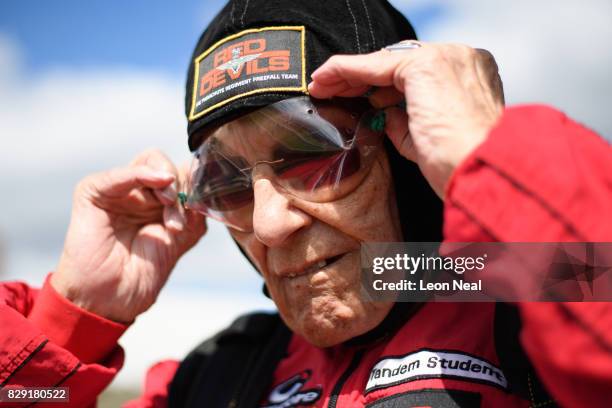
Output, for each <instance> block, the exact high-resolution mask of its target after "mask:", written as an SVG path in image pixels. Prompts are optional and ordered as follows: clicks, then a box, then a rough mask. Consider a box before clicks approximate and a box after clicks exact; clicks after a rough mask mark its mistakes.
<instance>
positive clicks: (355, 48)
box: [185, 0, 442, 242]
mask: <svg viewBox="0 0 612 408" xmlns="http://www.w3.org/2000/svg"><path fill="white" fill-rule="evenodd" d="M406 39H416V34H415V32H414V29H413V28H412V26H411V25H410V23H409V22H408V20H407V19H406V18H405V17H404V16H403V15H402V14H401V13H400V12H399V11H397V10H396V9H395V8H394V7H393V6H391V5H390V4H389V3H388V2H387V1H386V0H303V1H302V0H299V1H295V0H230V1H229V2H228V3H227V4H226V5H225V7H223V9H222V10H221V11H220V12H219V14H217V16H216V17H215V18H214V19H213V20H212V21H211V23H210V24H209V25H208V27H207V28H206V30H205V31H204V33H203V34H202V35H201V37H200V39H199V40H198V43H197V45H196V48H195V50H194V53H193V57H192V60H191V63H190V66H189V72H188V76H187V85H186V95H185V111H186V115H187V117H188V119H189V125H188V134H189V148H190V150H192V151H194V150H195V149H197V148H198V146H199V144H200V143H201V140H200V139H201V137H200V135H201V134H202V133H201V132H200V131H201V130H205V129H207V128H210V127H212V126H218V125H221V124H223V123H225V122H227V121H229V120H232V119H234V118H236V117H237V116H239V115H242V114H244V113H246V112H249V111H251V110H254V109H256V108H259V107H262V106H265V105H268V104H271V103H274V102H277V101H280V100H282V99H286V98H289V97H294V96H297V95H304V94H307V93H308V91H307V89H306V84H307V83H308V82H310V75H311V74H312V72H314V70H315V69H317V68H318V67H319V66H320V65H322V64H323V63H324V62H325V61H326V60H327V59H328V58H329V57H331V56H332V55H334V54H359V53H369V52H372V51H376V50H379V49H381V48H382V47H384V46H386V45H389V44H393V43H396V42H398V41H401V40H406ZM246 41H251V43H252V45H248V44H247V43H246ZM253 44H254V45H253ZM262 44H265V46H264V45H262ZM288 54H291V55H290V57H287V55H288ZM249 55H250V56H249ZM285 57H287V58H288V59H287V58H285ZM273 58H276V59H273ZM283 58H285V59H283ZM275 64H276V65H275ZM270 67H273V68H275V69H276V70H273V69H270ZM285 68H288V69H285ZM249 70H250V72H249ZM266 70H267V71H266ZM262 71H263V72H262ZM282 74H284V76H283V75H282ZM275 75H276V76H275ZM277 76H278V77H277ZM285 78H288V79H285ZM255 80H257V82H256V81H255ZM266 81H267V82H266ZM275 81H276V82H275ZM207 98H208V99H207ZM386 150H387V153H388V156H389V162H390V165H391V172H392V174H393V175H394V184H395V191H396V196H397V205H398V208H399V212H400V222H401V225H402V230H403V234H404V241H431V242H437V241H440V240H441V239H442V203H441V201H440V200H439V199H438V197H437V196H436V195H435V194H434V192H433V191H432V190H431V188H430V187H429V185H428V184H427V182H426V181H425V179H424V178H423V176H422V175H421V173H420V171H419V170H418V168H417V166H416V165H414V164H413V163H411V162H409V161H408V160H406V159H405V158H403V157H401V156H400V155H399V154H398V153H397V150H396V149H395V148H393V146H392V145H391V143H390V142H389V140H388V139H387V140H386ZM398 175H401V176H398Z"/></svg>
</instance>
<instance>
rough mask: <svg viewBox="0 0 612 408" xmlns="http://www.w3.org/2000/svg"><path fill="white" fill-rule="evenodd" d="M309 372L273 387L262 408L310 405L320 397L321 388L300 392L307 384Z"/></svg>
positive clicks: (287, 407)
mask: <svg viewBox="0 0 612 408" xmlns="http://www.w3.org/2000/svg"><path fill="white" fill-rule="evenodd" d="M310 376H311V371H310V370H306V371H303V372H301V373H300V374H296V375H294V376H293V377H291V378H289V379H288V380H286V381H284V382H282V383H281V384H279V385H277V386H276V387H274V389H273V390H272V392H270V395H269V396H268V401H267V402H266V405H264V406H263V407H262V408H290V407H298V406H303V405H311V404H312V403H313V402H315V401H316V400H318V399H319V398H320V397H321V387H315V388H310V389H307V390H302V387H303V386H304V384H306V383H307V382H308V380H309V379H310Z"/></svg>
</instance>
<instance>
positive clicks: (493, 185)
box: [0, 106, 612, 407]
mask: <svg viewBox="0 0 612 408" xmlns="http://www.w3.org/2000/svg"><path fill="white" fill-rule="evenodd" d="M611 158H612V155H611V150H610V146H609V144H608V143H607V142H606V141H604V140H603V139H601V138H599V137H598V136H597V135H596V134H594V133H593V132H592V131H590V130H588V129H585V128H584V127H582V126H580V125H578V124H576V123H575V122H573V121H571V120H570V119H568V118H567V117H566V116H565V115H563V114H561V113H559V112H557V111H555V110H552V109H550V108H547V107H543V106H528V107H516V108H509V109H506V111H505V113H504V115H503V117H502V118H501V120H500V122H499V123H498V125H497V126H496V127H495V128H494V129H493V130H492V131H491V133H490V136H489V138H488V139H487V141H486V142H485V143H483V144H482V145H481V146H480V147H479V148H478V149H476V151H474V152H473V153H472V154H471V155H470V157H469V158H468V159H467V160H466V161H465V162H464V163H463V164H462V166H461V167H460V168H459V169H457V171H456V172H455V173H454V175H453V178H452V180H451V182H450V184H449V187H448V190H447V199H446V202H445V214H444V217H445V218H444V234H445V240H447V241H458V242H473V241H541V242H556V241H592V242H606V241H608V242H610V241H612V211H611V210H612V160H611ZM508 203H511V205H508ZM518 307H519V310H520V313H521V317H522V320H523V329H522V332H521V341H522V344H523V347H524V348H525V350H526V351H527V354H528V356H529V359H530V361H531V362H532V364H533V365H534V366H535V369H536V371H537V373H538V375H539V377H540V378H541V379H542V381H543V382H544V384H545V386H546V388H547V389H548V391H549V393H550V394H551V395H552V396H553V398H554V399H555V400H557V401H558V402H559V403H561V404H562V405H563V406H569V407H587V406H588V407H604V406H609V401H611V400H612V303H522V304H519V305H518ZM493 308H494V306H493V305H491V304H478V303H472V304H470V303H463V304H451V303H430V304H427V305H425V306H424V307H423V308H422V309H421V310H420V311H419V312H418V313H417V314H416V315H415V316H413V317H412V318H411V319H410V320H409V322H408V323H407V324H405V325H404V326H403V327H402V328H401V329H400V330H399V331H397V332H396V334H395V335H394V336H393V337H392V338H391V339H388V340H387V341H385V342H382V343H380V344H378V345H376V346H373V347H369V348H368V349H367V350H359V348H358V347H353V348H351V347H346V346H337V347H334V348H331V349H326V350H321V349H317V348H315V347H313V346H311V345H309V344H308V343H307V342H306V341H304V340H303V339H302V338H301V337H299V336H297V335H294V336H293V338H292V340H291V342H290V344H289V349H288V355H287V357H286V358H285V359H283V360H282V361H281V363H280V364H279V365H278V367H277V369H276V371H275V375H274V382H273V384H271V386H270V390H269V392H268V395H269V397H270V398H269V400H268V401H262V403H269V404H272V403H274V402H275V401H277V402H278V401H283V400H284V399H285V400H286V398H287V397H289V396H293V397H294V398H296V399H297V398H301V399H302V400H303V401H304V403H306V402H307V401H308V399H309V398H312V399H313V400H315V402H314V405H315V406H317V407H319V406H320V407H327V406H329V404H330V399H332V401H331V402H332V403H333V402H334V399H335V397H334V398H330V396H331V395H332V394H333V393H336V394H338V395H339V398H338V399H337V400H336V401H335V402H336V406H338V407H362V406H364V404H373V406H376V404H375V402H378V403H380V401H384V399H386V400H389V399H392V395H398V394H403V395H404V396H403V397H402V398H404V400H402V403H403V404H404V405H403V406H429V405H433V406H435V405H434V404H435V403H436V401H439V402H440V403H442V401H446V400H444V398H448V397H449V396H450V397H451V398H453V399H454V400H455V402H457V403H459V402H461V401H465V402H466V403H470V401H474V402H476V401H480V404H481V406H484V407H488V406H495V407H506V406H507V407H515V406H516V407H527V406H530V405H531V406H546V404H547V402H546V401H528V400H521V399H520V398H518V397H516V396H513V395H511V394H509V393H507V392H505V390H504V387H505V377H504V373H503V372H501V371H500V370H499V356H497V355H496V352H495V348H494V347H493V335H492V329H491V326H492V313H493ZM125 329H126V327H124V326H122V325H120V324H117V323H113V322H110V321H108V320H105V319H103V318H101V317H99V316H96V315H93V314H91V313H88V312H86V311H84V310H81V309H79V308H77V307H76V306H74V305H73V304H71V303H70V302H68V301H67V300H66V299H64V298H62V297H61V296H59V295H58V294H57V293H56V292H55V291H54V290H53V288H52V287H51V286H50V285H49V283H48V281H47V282H46V283H45V285H44V286H43V288H42V289H41V290H40V291H39V290H36V289H32V288H29V287H28V286H26V285H25V284H22V283H4V284H2V285H0V387H2V386H7V385H21V386H39V387H40V386H58V385H61V386H67V387H70V403H69V404H65V403H63V404H57V406H58V407H86V406H94V405H95V401H96V397H97V396H98V395H99V394H100V393H101V392H102V390H103V389H104V388H105V387H106V386H107V385H108V384H109V383H110V381H111V380H112V379H113V377H114V376H115V375H116V373H117V371H118V370H119V369H120V368H121V365H122V363H123V350H122V349H121V347H119V346H118V345H117V339H118V338H119V336H120V335H121V334H122V333H123V331H124V330H125ZM451 334H452V335H451ZM355 355H357V357H355ZM414 361H419V363H414ZM411 364H413V365H412V366H410V365H411ZM414 364H422V367H421V369H422V370H425V372H426V371H427V365H428V364H431V365H436V364H438V365H440V364H446V365H447V366H448V367H449V368H452V369H455V370H463V371H462V372H460V371H457V373H458V375H456V376H454V377H448V378H446V377H443V378H429V377H427V376H426V377H425V378H418V377H411V376H410V375H409V374H406V373H407V372H409V371H410V370H411V369H413V368H415V366H414ZM177 366H178V363H177V362H171V361H168V362H163V363H160V364H157V365H156V366H154V367H153V368H151V369H150V370H149V372H148V374H147V377H146V381H145V389H144V392H143V395H142V396H141V397H140V398H139V399H138V400H137V401H133V402H131V403H128V404H127V406H128V407H162V406H165V401H166V396H167V385H168V384H169V382H170V381H171V379H172V376H173V374H174V372H175V371H176V368H177ZM402 367H403V368H402ZM466 367H467V369H466ZM384 368H387V369H388V370H390V371H383V369H384ZM377 370H378V371H377ZM394 370H396V371H397V372H394ZM402 370H403V372H402ZM398 376H399V377H398ZM390 378H393V379H394V380H393V381H391V380H390ZM397 379H399V380H398V381H395V380H397ZM280 385H283V386H282V387H281V386H280ZM437 389H443V390H445V392H444V393H440V392H439V391H436V390H437ZM25 405H27V404H22V405H15V404H13V406H25ZM2 406H8V405H7V404H2V403H0V407H2ZM49 406H51V405H49ZM470 406H472V405H470Z"/></svg>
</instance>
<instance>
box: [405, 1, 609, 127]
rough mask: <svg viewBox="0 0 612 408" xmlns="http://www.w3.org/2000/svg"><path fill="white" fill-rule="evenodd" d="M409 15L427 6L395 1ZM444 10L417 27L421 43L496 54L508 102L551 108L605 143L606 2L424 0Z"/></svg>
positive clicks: (607, 45)
mask: <svg viewBox="0 0 612 408" xmlns="http://www.w3.org/2000/svg"><path fill="white" fill-rule="evenodd" d="M394 3H395V4H396V6H397V7H398V8H400V9H402V10H403V11H405V13H406V15H407V16H408V17H410V13H411V10H415V8H417V7H426V6H428V5H427V4H426V3H425V2H423V1H421V0H419V1H415V0H404V1H395V2H394ZM427 3H428V4H429V6H431V4H432V3H435V4H438V5H440V6H441V7H443V8H444V9H445V10H446V13H444V14H443V16H442V17H441V18H440V19H438V20H436V21H435V22H434V23H433V24H431V25H430V26H428V27H425V29H424V30H420V32H419V35H420V38H421V39H422V40H426V41H444V42H461V43H466V44H470V45H472V46H475V47H480V48H486V49H488V50H490V51H491V52H492V53H493V54H494V55H495V57H496V59H497V61H498V64H499V66H500V72H501V76H502V79H503V81H504V86H505V90H506V94H507V101H508V102H509V103H510V104H513V103H527V102H543V103H548V104H552V105H555V106H557V107H558V108H560V109H562V110H564V111H565V112H567V113H568V114H569V115H570V116H572V117H574V118H576V119H577V120H579V121H582V122H584V123H586V124H587V125H589V126H590V127H593V128H595V129H596V130H598V131H599V132H601V133H603V134H604V135H605V136H607V138H608V139H612V115H610V114H609V111H610V109H609V105H610V103H612V96H611V95H612V78H611V77H610V72H612V48H611V47H610V38H612V24H610V19H611V18H612V2H610V1H609V0H588V1H577V0H538V1H531V0H516V1H490V0H446V1H442V0H437V1H436V0H431V1H428V2H427Z"/></svg>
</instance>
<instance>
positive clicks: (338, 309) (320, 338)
mask: <svg viewBox="0 0 612 408" xmlns="http://www.w3.org/2000/svg"><path fill="white" fill-rule="evenodd" d="M389 309H390V307H389V308H386V307H383V308H377V309H376V310H375V311H373V310H368V311H365V313H364V310H363V305H355V306H354V307H350V306H346V305H335V306H334V307H332V308H331V310H330V309H327V310H326V311H324V312H321V311H320V310H313V309H312V308H308V307H306V308H304V309H302V310H301V313H299V317H298V316H296V317H297V318H296V319H290V321H288V319H285V321H286V323H287V325H288V326H289V327H290V328H291V330H292V331H293V332H294V333H296V334H299V335H301V336H302V337H304V339H305V340H306V341H308V342H309V343H310V344H312V345H314V346H316V347H320V348H325V347H332V346H336V345H338V344H341V343H344V342H345V341H347V340H350V339H352V338H354V337H357V336H360V335H362V334H364V333H367V332H368V331H370V330H372V329H374V328H375V327H376V326H378V325H379V324H380V322H382V320H383V319H384V318H385V316H386V315H387V313H388V311H389ZM372 312H374V313H372Z"/></svg>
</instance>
